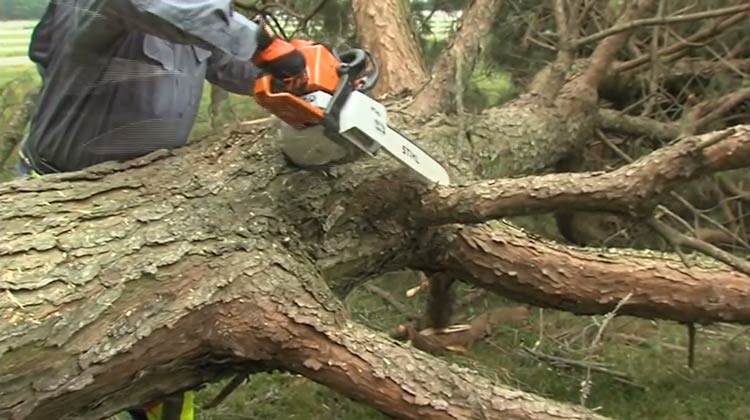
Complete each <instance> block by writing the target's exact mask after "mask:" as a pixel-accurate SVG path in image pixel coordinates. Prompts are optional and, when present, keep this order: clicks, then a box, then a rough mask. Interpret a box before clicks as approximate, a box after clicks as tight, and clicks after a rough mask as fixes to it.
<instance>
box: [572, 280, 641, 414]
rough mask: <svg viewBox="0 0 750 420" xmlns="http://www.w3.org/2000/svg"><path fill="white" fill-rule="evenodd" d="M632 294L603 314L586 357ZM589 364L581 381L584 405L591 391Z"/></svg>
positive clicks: (595, 348)
mask: <svg viewBox="0 0 750 420" xmlns="http://www.w3.org/2000/svg"><path fill="white" fill-rule="evenodd" d="M632 296H633V292H630V293H628V294H627V295H626V296H625V297H624V298H623V299H622V300H620V301H619V302H618V303H617V306H615V308H614V309H613V310H612V311H610V312H609V313H608V314H607V315H605V316H604V320H603V321H602V324H601V325H600V326H599V330H598V331H597V332H596V336H594V340H593V341H592V342H591V347H590V348H589V354H588V356H587V357H586V358H589V357H591V356H593V355H594V354H595V353H596V350H597V348H598V347H599V342H600V341H601V339H602V336H603V335H604V330H605V329H606V328H607V325H609V323H610V321H612V319H614V317H615V316H616V315H617V311H619V310H620V308H622V307H623V306H624V305H625V303H627V301H628V300H630V298H631V297H632ZM591 370H592V368H591V365H589V366H588V367H587V369H586V378H585V379H584V380H583V381H582V382H581V405H582V406H585V405H586V400H588V397H589V394H590V392H591V385H592V382H591Z"/></svg>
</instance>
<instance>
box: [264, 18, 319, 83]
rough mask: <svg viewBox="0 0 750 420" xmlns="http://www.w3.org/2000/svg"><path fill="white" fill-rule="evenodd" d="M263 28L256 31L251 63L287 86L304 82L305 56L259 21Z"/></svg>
mask: <svg viewBox="0 0 750 420" xmlns="http://www.w3.org/2000/svg"><path fill="white" fill-rule="evenodd" d="M259 24H260V25H261V28H262V29H263V30H261V31H259V33H258V50H257V51H256V53H255V55H253V58H252V60H253V63H254V64H255V65H256V66H258V67H259V68H260V69H261V70H263V71H264V72H266V73H268V74H270V75H271V76H272V77H273V78H275V79H279V80H282V81H284V82H285V84H286V85H287V86H288V87H293V86H296V85H298V84H300V83H304V81H305V80H306V77H305V76H306V75H305V68H306V63H305V56H304V55H302V53H301V52H300V51H299V50H298V49H297V48H295V47H294V46H293V45H292V44H290V43H289V42H286V41H284V40H283V39H281V38H279V37H277V36H276V35H275V34H274V33H273V32H272V31H271V28H270V27H269V26H268V25H266V24H264V23H262V22H260V23H259Z"/></svg>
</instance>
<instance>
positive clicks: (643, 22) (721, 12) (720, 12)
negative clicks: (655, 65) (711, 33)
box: [573, 4, 750, 47]
mask: <svg viewBox="0 0 750 420" xmlns="http://www.w3.org/2000/svg"><path fill="white" fill-rule="evenodd" d="M748 10H750V4H742V5H738V6H731V7H725V8H722V9H715V10H708V11H705V12H698V13H691V14H687V15H677V16H667V17H653V18H646V19H638V20H633V21H630V22H626V23H622V24H617V25H615V26H613V27H611V28H608V29H605V30H603V31H601V32H597V33H595V34H592V35H589V36H585V37H583V38H579V39H576V40H575V41H573V45H574V46H575V47H580V46H582V45H585V44H588V43H590V42H596V41H598V40H600V39H603V38H606V37H608V36H611V35H614V34H617V33H620V32H624V31H629V30H632V29H636V28H640V27H643V26H652V25H666V24H670V23H680V22H690V21H694V20H701V19H709V18H714V17H721V16H726V15H731V14H734V13H740V12H745V11H748Z"/></svg>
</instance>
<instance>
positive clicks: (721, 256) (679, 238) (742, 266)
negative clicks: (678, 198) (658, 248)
mask: <svg viewBox="0 0 750 420" xmlns="http://www.w3.org/2000/svg"><path fill="white" fill-rule="evenodd" d="M646 223H647V224H648V225H649V226H650V227H651V228H652V229H654V231H656V232H658V233H659V234H660V235H662V236H663V237H664V238H666V239H667V240H668V241H669V242H670V243H672V244H673V245H674V246H675V247H682V246H684V247H687V248H691V249H693V250H696V251H698V252H700V253H702V254H705V255H708V256H711V257H713V258H716V259H717V260H719V261H721V262H723V263H724V264H727V265H729V266H731V267H734V268H735V269H736V270H738V271H741V272H743V273H745V274H747V275H748V276H750V261H747V260H745V259H743V258H739V257H736V256H734V255H732V254H731V253H729V252H726V251H724V250H722V249H720V248H718V247H716V246H714V245H711V244H709V243H708V242H706V241H703V240H700V239H697V238H691V237H690V236H687V235H685V234H683V233H681V232H680V231H678V230H677V229H674V228H672V227H671V226H669V225H667V224H665V223H664V222H662V221H660V220H659V216H656V217H653V218H649V219H648V220H647V222H646Z"/></svg>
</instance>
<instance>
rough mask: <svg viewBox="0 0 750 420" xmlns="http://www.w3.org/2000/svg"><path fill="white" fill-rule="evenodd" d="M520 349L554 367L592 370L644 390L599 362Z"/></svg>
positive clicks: (624, 374) (623, 373)
mask: <svg viewBox="0 0 750 420" xmlns="http://www.w3.org/2000/svg"><path fill="white" fill-rule="evenodd" d="M521 350H523V351H524V352H526V353H528V354H529V355H531V356H533V357H534V358H536V359H538V360H540V361H543V362H546V363H549V364H550V365H552V366H554V367H561V366H562V367H574V368H579V369H587V370H591V371H593V372H598V373H602V374H605V375H610V376H612V377H613V378H614V379H615V380H617V381H619V382H622V383H624V384H628V385H632V386H634V387H637V388H640V389H643V390H646V387H645V386H643V385H641V384H638V383H636V382H634V380H633V379H632V378H631V377H630V376H629V375H628V374H627V373H625V372H620V371H617V370H613V369H609V368H606V367H604V366H601V365H599V364H594V363H590V362H583V361H580V360H574V359H568V358H565V357H560V356H552V355H550V354H545V353H542V352H539V351H537V350H534V349H530V348H528V347H526V346H521Z"/></svg>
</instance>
